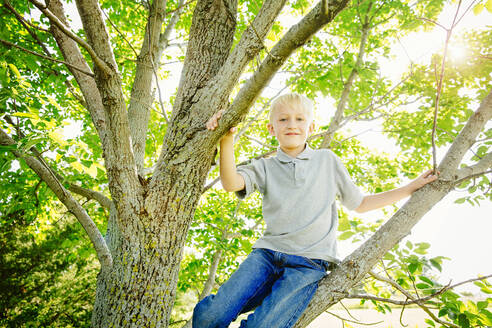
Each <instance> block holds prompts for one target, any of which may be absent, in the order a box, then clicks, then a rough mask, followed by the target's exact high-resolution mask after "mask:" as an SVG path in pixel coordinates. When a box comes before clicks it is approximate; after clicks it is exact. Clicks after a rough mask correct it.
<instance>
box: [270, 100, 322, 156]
mask: <svg viewBox="0 0 492 328" xmlns="http://www.w3.org/2000/svg"><path fill="white" fill-rule="evenodd" d="M267 128H268V131H269V132H270V134H271V135H273V136H275V137H277V140H278V143H279V144H280V148H281V149H282V150H283V151H285V152H286V153H288V154H289V155H292V156H297V155H298V154H300V153H301V152H302V151H303V150H304V145H305V143H306V139H307V137H308V136H309V135H310V134H311V133H312V132H313V131H314V122H313V120H312V118H311V115H310V113H308V111H307V110H305V109H304V108H302V107H301V106H298V105H297V106H296V105H288V104H287V105H279V106H278V107H276V108H275V109H274V112H273V113H272V116H271V121H270V123H268V124H267Z"/></svg>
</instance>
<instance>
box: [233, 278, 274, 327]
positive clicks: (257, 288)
mask: <svg viewBox="0 0 492 328" xmlns="http://www.w3.org/2000/svg"><path fill="white" fill-rule="evenodd" d="M266 284H267V281H265V280H264V281H263V283H262V284H261V285H259V286H258V287H256V291H255V293H254V294H253V295H252V296H251V297H250V298H248V300H247V301H246V302H244V305H243V307H242V308H241V309H240V310H239V313H237V315H236V318H234V320H236V319H237V317H239V315H240V314H242V311H243V309H244V307H245V306H246V305H248V302H249V301H251V300H252V299H253V298H255V297H256V295H258V293H259V291H260V290H261V289H262V288H263V286H265V285H266ZM234 320H232V321H234Z"/></svg>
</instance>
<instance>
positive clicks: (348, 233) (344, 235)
mask: <svg viewBox="0 0 492 328" xmlns="http://www.w3.org/2000/svg"><path fill="white" fill-rule="evenodd" d="M353 235H355V232H353V231H345V232H344V233H342V234H341V235H340V237H338V239H340V240H346V239H349V238H350V237H352V236H353Z"/></svg>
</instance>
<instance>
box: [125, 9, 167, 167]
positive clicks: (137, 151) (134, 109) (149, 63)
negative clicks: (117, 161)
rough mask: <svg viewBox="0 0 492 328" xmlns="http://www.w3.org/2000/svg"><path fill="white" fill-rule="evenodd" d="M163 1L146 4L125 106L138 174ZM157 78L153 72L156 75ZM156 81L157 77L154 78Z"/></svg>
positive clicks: (142, 155) (144, 137)
mask: <svg viewBox="0 0 492 328" xmlns="http://www.w3.org/2000/svg"><path fill="white" fill-rule="evenodd" d="M165 7H166V2H165V1H161V0H154V2H153V3H152V5H151V7H150V13H149V18H148V19H147V24H146V26H145V34H144V41H143V44H142V48H141V49H140V54H139V55H138V57H137V67H136V70H135V79H134V80H133V86H132V91H131V96H130V105H129V107H128V120H129V122H130V133H131V137H132V148H133V153H134V155H135V163H136V165H137V171H138V172H139V174H140V175H142V171H143V167H144V158H145V141H146V139H147V138H146V137H147V129H148V123H149V119H150V110H151V106H152V102H153V99H154V90H153V89H154V88H153V87H152V80H153V75H154V74H153V73H154V68H155V66H154V63H155V62H159V58H160V55H159V54H158V50H160V48H159V37H160V31H161V27H162V23H163V21H164V14H165ZM156 59H157V60H156ZM156 79H157V76H156ZM156 82H157V81H156Z"/></svg>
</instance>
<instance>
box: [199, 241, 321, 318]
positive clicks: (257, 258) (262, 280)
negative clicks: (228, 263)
mask: <svg viewBox="0 0 492 328" xmlns="http://www.w3.org/2000/svg"><path fill="white" fill-rule="evenodd" d="M329 265H330V262H327V261H324V260H311V259H308V258H306V257H303V256H297V255H289V254H285V253H281V252H276V251H272V250H269V249H263V248H257V249H254V250H253V251H252V252H251V253H250V254H249V255H248V257H247V258H246V260H245V261H244V262H243V263H242V264H241V265H240V266H239V268H238V269H237V270H236V272H234V273H233V274H232V276H231V277H230V278H229V280H227V281H226V282H225V283H224V284H223V285H222V286H221V287H220V288H219V290H218V292H217V294H216V295H209V296H207V297H205V298H204V299H203V300H201V301H200V302H199V303H198V304H197V305H196V307H195V310H194V311H193V328H226V327H229V324H230V323H231V322H232V321H234V320H235V319H236V318H237V317H238V315H239V314H241V313H245V312H249V311H251V310H253V309H255V308H256V310H255V311H254V313H252V314H250V315H249V316H248V318H247V319H246V320H243V321H241V326H240V327H241V328H246V327H247V328H259V327H263V328H288V327H292V326H293V325H294V324H295V323H296V321H297V319H299V317H300V316H301V314H302V312H304V310H305V309H306V307H307V306H308V304H309V302H310V301H311V298H312V297H313V295H314V292H315V291H316V289H317V288H318V281H319V280H320V279H321V278H323V277H324V276H325V274H326V270H327V269H328V267H329Z"/></svg>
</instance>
